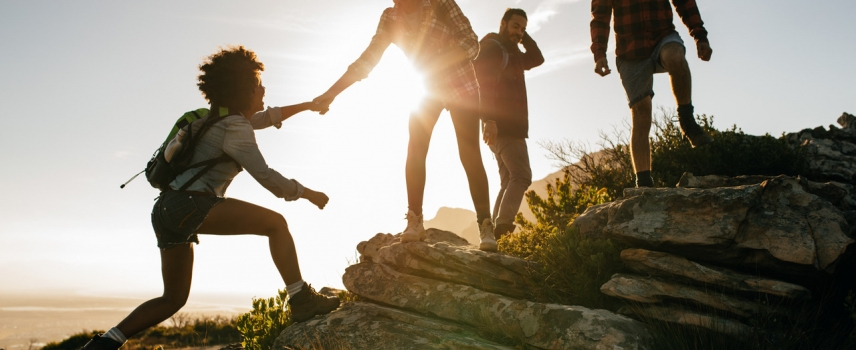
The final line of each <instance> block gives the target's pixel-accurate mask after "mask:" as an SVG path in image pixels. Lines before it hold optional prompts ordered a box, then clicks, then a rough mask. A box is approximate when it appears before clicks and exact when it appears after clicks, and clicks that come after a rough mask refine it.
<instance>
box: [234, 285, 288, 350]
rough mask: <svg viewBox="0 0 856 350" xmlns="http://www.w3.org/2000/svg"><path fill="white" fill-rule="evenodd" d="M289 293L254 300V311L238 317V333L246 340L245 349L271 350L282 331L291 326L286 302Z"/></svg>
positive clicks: (244, 341) (282, 292) (280, 292)
mask: <svg viewBox="0 0 856 350" xmlns="http://www.w3.org/2000/svg"><path fill="white" fill-rule="evenodd" d="M287 297H288V293H286V292H285V291H284V290H280V291H278V294H277V295H276V296H275V297H271V298H267V299H263V298H259V299H256V298H253V309H252V310H251V311H250V312H248V313H245V314H242V315H240V316H238V325H237V326H238V332H240V333H241V336H242V337H243V338H244V340H243V345H244V349H247V350H269V349H272V348H273V343H274V342H275V341H276V338H277V337H278V336H279V334H280V333H282V331H283V330H284V329H285V328H286V327H288V326H290V325H291V324H292V323H293V322H292V321H291V311H290V310H289V308H288V303H287V302H286V300H287Z"/></svg>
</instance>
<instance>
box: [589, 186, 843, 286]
mask: <svg viewBox="0 0 856 350" xmlns="http://www.w3.org/2000/svg"><path fill="white" fill-rule="evenodd" d="M590 216H594V217H590ZM577 220H583V222H584V223H585V225H576V224H575V226H577V228H578V229H579V230H580V233H581V234H582V235H586V236H595V237H596V236H604V237H607V238H611V239H614V240H617V241H620V242H623V243H624V244H627V245H629V246H631V247H637V248H645V249H651V250H658V251H663V252H670V253H674V254H680V255H683V256H687V257H692V258H693V260H695V261H703V262H704V261H706V262H713V263H717V264H723V265H727V266H739V267H742V268H745V269H749V270H756V269H761V270H763V271H769V272H772V273H773V274H775V275H783V276H805V275H806V274H812V273H814V274H816V273H818V272H819V271H826V272H832V271H833V270H834V267H835V262H836V261H837V260H838V258H839V257H840V256H841V255H842V254H843V253H844V252H845V250H846V248H847V246H848V245H850V244H851V243H852V242H853V240H852V239H851V238H849V237H848V236H847V233H849V232H850V228H849V227H848V222H847V220H846V218H845V215H844V214H843V213H842V212H841V211H840V210H838V209H837V208H835V206H833V205H832V204H830V203H829V202H828V201H826V200H824V199H823V198H820V197H818V196H816V195H814V194H811V193H809V192H806V191H805V189H804V188H803V186H802V185H801V184H800V181H799V180H798V179H795V178H790V177H785V176H779V177H776V178H773V179H768V180H764V181H763V182H762V183H760V184H754V185H743V186H734V187H719V188H701V189H699V188H657V189H626V190H625V192H624V198H623V199H621V200H618V201H615V202H612V203H609V204H608V205H606V206H604V207H598V208H595V209H589V210H587V211H586V212H585V213H583V214H582V215H581V216H580V218H579V219H577ZM604 222H605V225H603V226H599V225H598V224H600V223H604Z"/></svg>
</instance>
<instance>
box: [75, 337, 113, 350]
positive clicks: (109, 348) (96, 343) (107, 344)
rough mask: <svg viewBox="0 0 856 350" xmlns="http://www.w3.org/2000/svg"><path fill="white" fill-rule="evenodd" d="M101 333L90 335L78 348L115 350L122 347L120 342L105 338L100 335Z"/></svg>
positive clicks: (84, 349)
mask: <svg viewBox="0 0 856 350" xmlns="http://www.w3.org/2000/svg"><path fill="white" fill-rule="evenodd" d="M102 335H103V334H97V335H95V336H94V337H92V339H91V340H89V342H87V343H86V345H84V346H83V347H82V348H80V350H117V349H119V348H120V347H122V344H121V343H119V342H117V341H115V340H113V339H110V338H107V337H102Z"/></svg>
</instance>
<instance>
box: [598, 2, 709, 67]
mask: <svg viewBox="0 0 856 350" xmlns="http://www.w3.org/2000/svg"><path fill="white" fill-rule="evenodd" d="M671 1H672V4H674V6H675V10H676V11H677V12H678V15H679V16H680V17H681V20H683V22H684V24H685V25H686V26H687V28H689V30H690V35H692V37H693V38H694V39H695V41H696V42H699V41H705V42H706V41H707V30H705V29H704V22H702V21H701V15H700V14H699V12H698V6H696V2H695V0H671ZM613 15H614V20H615V22H614V26H615V40H616V48H615V55H616V56H618V57H620V58H622V59H630V60H635V59H643V58H647V57H649V56H651V53H652V51H653V50H654V47H655V46H656V45H657V43H658V42H660V40H661V39H663V37H665V36H666V35H668V34H671V33H674V32H675V25H674V24H673V23H672V7H671V5H670V4H669V0H592V1H591V16H592V19H591V43H592V44H591V52H592V53H594V59H595V61H597V60H598V59H600V58H602V57H606V45H607V43H608V42H609V20H610V17H613Z"/></svg>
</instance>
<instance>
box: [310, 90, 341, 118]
mask: <svg viewBox="0 0 856 350" xmlns="http://www.w3.org/2000/svg"><path fill="white" fill-rule="evenodd" d="M335 99H336V95H335V94H333V93H331V92H329V91H327V92H325V93H323V94H321V96H318V97H316V98H315V99H314V100H312V103H313V104H314V105H315V107H313V108H312V110H313V111H315V112H318V113H320V114H321V115H324V114H327V111H329V110H330V104H331V103H333V100H335Z"/></svg>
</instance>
